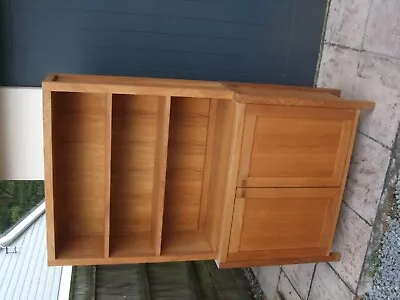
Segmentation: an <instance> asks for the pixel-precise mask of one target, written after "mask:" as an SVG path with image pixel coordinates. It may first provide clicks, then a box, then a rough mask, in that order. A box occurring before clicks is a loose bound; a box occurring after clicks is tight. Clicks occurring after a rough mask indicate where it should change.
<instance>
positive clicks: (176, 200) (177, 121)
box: [164, 97, 210, 231]
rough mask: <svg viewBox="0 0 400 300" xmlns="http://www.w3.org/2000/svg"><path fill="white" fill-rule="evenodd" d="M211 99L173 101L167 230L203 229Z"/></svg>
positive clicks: (168, 163)
mask: <svg viewBox="0 0 400 300" xmlns="http://www.w3.org/2000/svg"><path fill="white" fill-rule="evenodd" d="M209 111H210V99H202V98H174V97H173V98H172V99H171V119H170V130H169V144H168V160H167V178H166V194H165V211H164V228H165V230H168V231H195V230H197V229H198V228H199V217H200V216H199V215H200V208H201V192H202V186H203V175H204V174H203V171H204V163H205V152H206V144H207V128H208V119H209Z"/></svg>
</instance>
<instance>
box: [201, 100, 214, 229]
mask: <svg viewBox="0 0 400 300" xmlns="http://www.w3.org/2000/svg"><path fill="white" fill-rule="evenodd" d="M210 101H211V102H210V111H209V116H208V127H207V141H206V151H205V154H204V171H203V187H202V190H201V201H200V210H199V224H198V230H200V231H203V230H205V228H206V222H207V220H206V218H207V205H208V198H209V190H210V178H211V165H212V157H213V150H214V139H215V122H216V114H217V106H218V101H217V99H211V100H210Z"/></svg>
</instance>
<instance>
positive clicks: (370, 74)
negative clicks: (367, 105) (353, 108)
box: [354, 52, 400, 148]
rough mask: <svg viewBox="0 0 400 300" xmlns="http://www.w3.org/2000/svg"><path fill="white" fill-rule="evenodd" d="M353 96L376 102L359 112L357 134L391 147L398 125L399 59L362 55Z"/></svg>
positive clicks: (399, 93)
mask: <svg viewBox="0 0 400 300" xmlns="http://www.w3.org/2000/svg"><path fill="white" fill-rule="evenodd" d="M354 97H355V98H357V99H365V100H371V101H375V102H376V107H375V110H374V111H372V112H363V113H362V115H361V120H360V130H361V132H364V133H365V134H367V135H369V136H370V137H372V138H374V139H376V140H377V141H379V142H381V143H382V144H384V145H385V146H387V147H390V148H391V147H392V146H393V142H394V139H395V137H396V132H397V128H398V126H399V122H400V60H395V59H390V58H387V57H382V56H379V55H377V54H372V53H367V52H364V53H362V54H361V59H360V65H359V68H358V76H357V81H356V84H355V90H354Z"/></svg>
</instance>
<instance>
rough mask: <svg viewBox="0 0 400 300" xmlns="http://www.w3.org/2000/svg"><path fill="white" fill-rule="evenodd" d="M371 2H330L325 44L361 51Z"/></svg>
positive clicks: (358, 0) (348, 0) (361, 0)
mask: <svg viewBox="0 0 400 300" xmlns="http://www.w3.org/2000/svg"><path fill="white" fill-rule="evenodd" d="M370 3H371V0H332V1H331V6H330V9H329V15H328V21H327V25H326V33H325V42H328V43H334V44H338V45H342V46H347V47H351V48H355V49H361V46H362V43H363V38H364V33H365V27H366V23H367V18H368V11H369V7H370Z"/></svg>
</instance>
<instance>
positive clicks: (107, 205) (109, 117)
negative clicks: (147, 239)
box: [104, 93, 113, 257]
mask: <svg viewBox="0 0 400 300" xmlns="http://www.w3.org/2000/svg"><path fill="white" fill-rule="evenodd" d="M112 97H113V95H112V94H111V93H109V94H107V99H106V112H105V119H106V133H105V147H106V150H105V154H106V155H105V173H104V176H105V178H104V183H105V185H104V257H109V256H110V210H111V199H110V197H111V138H112Z"/></svg>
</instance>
